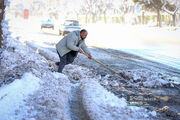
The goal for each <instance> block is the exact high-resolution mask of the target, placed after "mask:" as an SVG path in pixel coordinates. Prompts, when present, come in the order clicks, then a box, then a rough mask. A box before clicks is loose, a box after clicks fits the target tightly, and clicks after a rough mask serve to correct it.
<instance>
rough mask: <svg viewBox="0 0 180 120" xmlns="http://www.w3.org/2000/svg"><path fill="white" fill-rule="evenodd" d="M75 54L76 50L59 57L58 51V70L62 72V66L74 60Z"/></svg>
mask: <svg viewBox="0 0 180 120" xmlns="http://www.w3.org/2000/svg"><path fill="white" fill-rule="evenodd" d="M57 53H58V51H57ZM77 54H78V52H77V51H70V52H68V53H67V54H65V55H64V56H62V57H61V55H60V54H59V53H58V55H59V59H60V62H59V68H58V72H60V73H62V70H63V68H64V66H65V65H67V64H70V63H72V62H73V61H74V59H75V58H76V57H77Z"/></svg>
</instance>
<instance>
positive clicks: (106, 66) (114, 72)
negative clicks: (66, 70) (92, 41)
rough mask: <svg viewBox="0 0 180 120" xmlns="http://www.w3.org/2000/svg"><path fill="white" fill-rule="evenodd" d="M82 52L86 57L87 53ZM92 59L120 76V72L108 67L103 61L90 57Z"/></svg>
mask: <svg viewBox="0 0 180 120" xmlns="http://www.w3.org/2000/svg"><path fill="white" fill-rule="evenodd" d="M82 54H84V55H85V56H87V57H88V56H89V55H88V54H86V53H84V52H83V53H82ZM92 60H93V61H95V62H97V63H98V64H100V65H102V66H103V67H105V68H106V69H108V70H110V71H112V72H113V73H115V74H117V75H119V76H120V74H119V73H117V72H116V71H115V70H113V69H111V68H109V67H108V66H106V65H104V64H103V63H101V62H99V61H98V60H96V59H94V58H92ZM121 77H122V76H121Z"/></svg>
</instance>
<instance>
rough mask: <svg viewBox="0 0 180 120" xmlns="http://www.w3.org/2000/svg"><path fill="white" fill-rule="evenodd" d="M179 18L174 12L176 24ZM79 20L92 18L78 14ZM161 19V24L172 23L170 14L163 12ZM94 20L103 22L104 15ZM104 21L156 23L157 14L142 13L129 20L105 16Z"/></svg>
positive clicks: (85, 21) (121, 17)
mask: <svg viewBox="0 0 180 120" xmlns="http://www.w3.org/2000/svg"><path fill="white" fill-rule="evenodd" d="M179 20H180V15H179V14H176V24H178V22H179ZM79 21H80V22H83V23H93V20H92V18H91V17H89V18H88V19H86V17H85V16H80V17H79ZM161 21H162V23H163V24H165V25H169V26H171V25H172V21H173V20H172V16H171V15H169V14H164V15H161ZM95 22H105V19H104V17H102V16H100V17H97V18H96V21H95ZM106 22H107V23H120V24H124V23H125V24H126V23H130V24H149V23H156V22H157V15H144V17H143V16H142V15H139V16H136V17H132V18H131V21H127V19H126V16H107V17H106Z"/></svg>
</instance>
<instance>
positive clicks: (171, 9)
mask: <svg viewBox="0 0 180 120" xmlns="http://www.w3.org/2000/svg"><path fill="white" fill-rule="evenodd" d="M179 2H180V1H179V0H167V1H165V3H164V5H163V6H162V10H164V11H165V12H167V13H168V14H170V15H172V18H173V20H172V25H173V26H176V13H177V11H178V9H179V8H178V7H179V6H178V5H179Z"/></svg>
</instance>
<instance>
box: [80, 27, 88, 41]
mask: <svg viewBox="0 0 180 120" xmlns="http://www.w3.org/2000/svg"><path fill="white" fill-rule="evenodd" d="M87 34H88V32H87V30H85V29H82V30H81V31H80V36H81V39H82V40H84V39H85V38H86V37H87Z"/></svg>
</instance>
